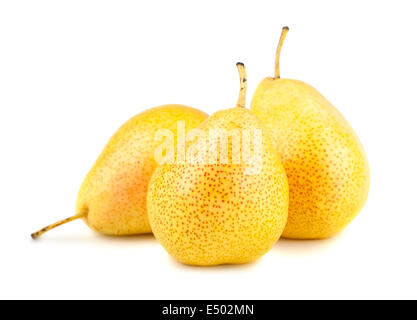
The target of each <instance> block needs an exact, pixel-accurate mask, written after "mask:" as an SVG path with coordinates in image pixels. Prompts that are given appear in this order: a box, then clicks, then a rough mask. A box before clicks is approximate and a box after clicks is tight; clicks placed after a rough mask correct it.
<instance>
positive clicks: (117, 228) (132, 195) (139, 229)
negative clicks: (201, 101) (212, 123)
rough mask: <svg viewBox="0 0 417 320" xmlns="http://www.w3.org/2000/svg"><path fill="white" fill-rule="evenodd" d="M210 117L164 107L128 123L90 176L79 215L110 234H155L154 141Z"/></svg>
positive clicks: (79, 202) (82, 191) (83, 188)
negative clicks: (150, 192) (151, 206)
mask: <svg viewBox="0 0 417 320" xmlns="http://www.w3.org/2000/svg"><path fill="white" fill-rule="evenodd" d="M207 117H208V116H207V115H206V114H205V113H204V112H201V111H199V110H197V109H194V108H190V107H187V106H183V105H164V106H160V107H156V108H152V109H149V110H147V111H144V112H142V113H140V114H138V115H136V116H134V117H133V118H131V119H130V120H128V121H127V122H126V123H125V124H124V125H123V126H122V127H121V128H120V129H119V130H118V131H117V132H116V133H115V134H114V135H113V137H112V138H111V139H110V140H109V142H108V143H107V145H106V146H105V148H104V150H103V152H102V153H101V155H100V156H99V158H98V159H97V161H96V163H95V164H94V166H93V167H92V168H91V170H90V172H89V173H88V174H87V176H86V178H85V180H84V182H83V184H82V186H81V188H80V191H79V194H78V200H77V206H76V212H77V213H81V212H86V216H85V217H84V218H83V219H84V221H85V222H86V223H87V225H88V226H89V227H91V228H92V229H94V230H96V231H98V232H100V233H103V234H107V235H132V234H141V233H150V232H151V228H150V225H149V221H148V217H147V212H146V193H147V189H148V184H149V180H150V178H151V176H152V174H153V172H154V170H155V167H156V166H157V163H156V162H155V160H154V149H155V147H157V146H158V145H159V144H161V142H158V141H154V136H155V132H156V131H157V130H158V129H170V130H171V131H172V132H173V133H176V130H177V121H184V122H185V127H186V130H188V129H191V128H196V127H198V126H199V125H200V124H201V123H202V122H203V121H204V120H205V119H206V118H207Z"/></svg>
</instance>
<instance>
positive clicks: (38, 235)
mask: <svg viewBox="0 0 417 320" xmlns="http://www.w3.org/2000/svg"><path fill="white" fill-rule="evenodd" d="M86 215H87V213H86V212H82V213H78V214H76V215H74V216H72V217H69V218H67V219H64V220H61V221H58V222H55V223H53V224H50V225H49V226H47V227H45V228H42V229H41V230H39V231H36V232H34V233H32V234H31V235H30V236H31V237H32V239H34V240H35V239H37V238H39V237H40V236H41V235H43V234H44V233H45V232H48V231H49V230H52V229H54V228H56V227H59V226H61V225H63V224H65V223H68V222H71V221H74V220H77V219H80V218H84V217H85V216H86Z"/></svg>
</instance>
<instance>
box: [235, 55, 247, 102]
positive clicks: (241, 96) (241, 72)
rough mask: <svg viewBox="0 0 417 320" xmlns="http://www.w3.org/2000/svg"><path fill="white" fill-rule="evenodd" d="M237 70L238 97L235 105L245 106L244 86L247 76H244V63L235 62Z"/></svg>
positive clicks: (245, 85)
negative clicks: (238, 79)
mask: <svg viewBox="0 0 417 320" xmlns="http://www.w3.org/2000/svg"><path fill="white" fill-rule="evenodd" d="M236 66H237V70H238V71H239V78H240V91H239V99H238V100H237V105H236V106H237V107H242V108H245V106H246V87H247V84H246V82H247V78H246V68H245V65H244V64H243V63H241V62H238V63H236Z"/></svg>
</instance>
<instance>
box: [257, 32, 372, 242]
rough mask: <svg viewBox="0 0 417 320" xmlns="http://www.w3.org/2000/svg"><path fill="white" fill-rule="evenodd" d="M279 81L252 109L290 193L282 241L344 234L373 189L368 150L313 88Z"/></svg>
mask: <svg viewBox="0 0 417 320" xmlns="http://www.w3.org/2000/svg"><path fill="white" fill-rule="evenodd" d="M287 32H288V28H287V27H285V28H284V29H283V32H282V35H281V39H280V41H279V45H278V49H277V54H276V62H275V77H274V78H265V79H264V80H263V81H262V82H261V83H260V84H259V85H258V87H257V89H256V91H255V94H254V96H253V99H252V103H251V109H252V110H253V112H254V113H255V114H256V115H257V116H258V117H259V118H260V119H261V120H262V121H263V122H264V124H265V126H266V128H267V130H268V132H269V134H270V136H271V137H272V139H273V140H274V144H275V148H276V150H277V152H278V154H279V156H280V159H281V162H282V164H283V165H284V167H285V171H286V173H287V177H288V183H289V187H290V205H289V213H288V222H287V226H286V227H285V230H284V233H283V237H286V238H293V239H322V238H327V237H331V236H333V235H335V234H337V233H339V232H340V231H341V230H343V229H344V228H345V227H346V226H347V225H348V224H349V223H350V222H351V221H352V220H353V219H354V218H355V217H356V215H357V214H358V213H359V212H360V210H361V209H362V207H363V206H364V204H365V201H366V198H367V195H368V191H369V184H370V174H369V165H368V160H367V156H366V153H365V150H364V148H363V146H362V144H361V142H360V140H359V138H358V136H357V135H356V133H355V132H354V130H353V129H352V127H351V126H350V125H349V123H348V122H347V121H346V119H345V118H344V117H343V116H342V114H341V113H340V112H339V111H338V110H337V109H336V108H335V107H333V105H332V104H331V103H330V102H329V101H328V100H327V99H326V98H325V97H324V96H323V95H321V94H320V93H319V92H318V91H317V90H316V89H314V88H313V87H311V86H310V85H308V84H306V83H304V82H302V81H299V80H292V79H281V77H280V69H279V57H280V52H281V48H282V44H283V42H284V39H285V36H286V34H287Z"/></svg>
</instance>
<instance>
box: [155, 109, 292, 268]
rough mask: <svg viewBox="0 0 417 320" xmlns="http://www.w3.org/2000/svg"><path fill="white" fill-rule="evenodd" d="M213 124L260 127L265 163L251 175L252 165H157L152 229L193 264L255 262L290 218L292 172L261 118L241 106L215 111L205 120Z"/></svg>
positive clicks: (172, 252)
mask: <svg viewBox="0 0 417 320" xmlns="http://www.w3.org/2000/svg"><path fill="white" fill-rule="evenodd" d="M214 128H216V129H218V128H223V129H232V128H233V129H239V130H242V129H243V128H259V129H262V130H263V132H262V135H263V137H262V140H263V146H262V160H263V162H262V169H261V171H260V173H258V174H256V175H246V174H245V173H244V169H245V166H246V164H244V163H242V164H230V162H229V164H211V165H210V164H182V165H178V164H164V165H162V166H159V167H158V168H157V169H156V170H155V173H154V175H153V176H152V179H151V182H150V185H149V191H148V214H149V219H150V222H151V226H152V230H153V233H154V235H155V237H156V238H157V239H158V240H159V242H160V243H161V244H162V246H163V247H164V248H165V249H166V250H167V252H168V253H169V254H170V255H171V256H173V257H174V258H175V259H177V260H178V261H180V262H182V263H185V264H189V265H200V266H209V265H218V264H236V263H246V262H251V261H254V260H256V259H258V258H259V257H261V256H262V255H263V254H265V253H266V252H267V251H268V250H269V249H270V248H271V247H272V246H273V245H274V243H275V242H276V241H277V240H278V238H279V237H280V235H281V233H282V231H283V229H284V227H285V224H286V221H287V214H288V182H287V178H286V175H285V171H284V168H283V166H282V165H281V163H280V161H279V157H278V155H277V153H276V150H275V148H274V146H273V144H272V142H271V140H270V139H269V137H267V136H266V134H265V130H264V126H263V124H262V123H261V121H260V120H259V119H258V118H257V117H256V116H255V115H254V114H253V112H252V111H250V110H248V109H245V108H242V107H236V108H232V109H227V110H223V111H219V112H216V113H215V114H213V115H212V116H211V117H210V118H209V119H208V120H207V121H205V122H204V123H203V124H202V126H201V127H200V129H202V130H203V131H205V132H207V131H208V130H209V129H214ZM230 148H231V142H230V141H229V150H230ZM230 154H231V152H229V155H230Z"/></svg>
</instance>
